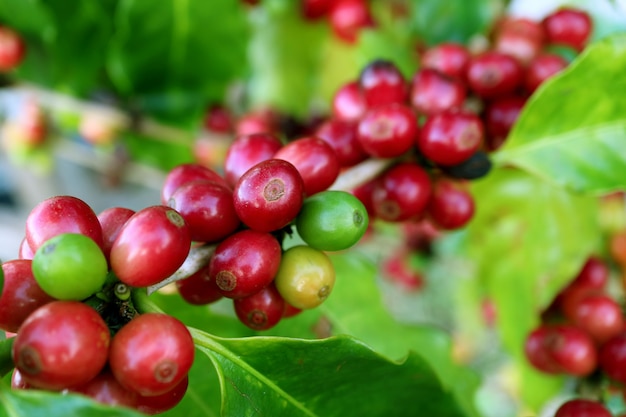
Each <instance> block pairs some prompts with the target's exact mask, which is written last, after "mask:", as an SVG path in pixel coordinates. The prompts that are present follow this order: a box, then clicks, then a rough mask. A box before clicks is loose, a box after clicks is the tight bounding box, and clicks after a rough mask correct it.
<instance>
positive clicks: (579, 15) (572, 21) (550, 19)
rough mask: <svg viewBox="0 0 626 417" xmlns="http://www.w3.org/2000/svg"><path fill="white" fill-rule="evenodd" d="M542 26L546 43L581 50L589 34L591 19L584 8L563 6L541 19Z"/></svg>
mask: <svg viewBox="0 0 626 417" xmlns="http://www.w3.org/2000/svg"><path fill="white" fill-rule="evenodd" d="M543 28H544V30H545V33H546V41H547V43H549V44H555V45H565V46H570V47H572V48H574V49H576V50H578V51H581V50H582V49H583V48H584V47H585V45H586V44H587V41H588V40H589V38H590V36H591V32H592V30H593V21H592V20H591V16H590V15H589V13H587V12H586V11H584V10H581V9H575V8H571V7H563V8H561V9H558V10H556V11H554V12H552V13H550V14H549V15H548V16H546V17H545V18H544V19H543Z"/></svg>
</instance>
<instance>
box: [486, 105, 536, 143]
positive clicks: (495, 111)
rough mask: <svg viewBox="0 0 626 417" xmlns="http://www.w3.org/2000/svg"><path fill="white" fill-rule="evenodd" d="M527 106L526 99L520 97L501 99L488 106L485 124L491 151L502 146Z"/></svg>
mask: <svg viewBox="0 0 626 417" xmlns="http://www.w3.org/2000/svg"><path fill="white" fill-rule="evenodd" d="M525 104H526V98H525V97H522V96H518V95H513V96H504V97H499V98H496V99H493V100H491V101H489V102H488V103H487V104H486V106H485V112H484V123H485V131H486V142H487V145H488V147H489V150H490V151H495V150H496V149H498V148H500V146H502V144H503V143H504V141H505V140H506V138H507V137H508V135H509V132H510V131H511V129H512V128H513V125H514V124H515V122H516V121H517V118H518V117H519V115H520V113H521V111H522V109H523V108H524V105H525Z"/></svg>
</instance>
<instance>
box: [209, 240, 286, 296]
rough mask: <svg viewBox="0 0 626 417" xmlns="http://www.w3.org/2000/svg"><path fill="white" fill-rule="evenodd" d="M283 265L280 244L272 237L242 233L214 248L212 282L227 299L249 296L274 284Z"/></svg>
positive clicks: (211, 263) (210, 271)
mask: <svg viewBox="0 0 626 417" xmlns="http://www.w3.org/2000/svg"><path fill="white" fill-rule="evenodd" d="M280 262H281V248H280V244H279V243H278V241H277V240H276V238H275V237H274V236H273V235H271V234H269V233H267V232H259V231H255V230H242V231H240V232H237V233H235V234H233V235H231V236H229V237H227V238H226V239H224V240H223V241H222V242H221V243H220V244H219V245H218V246H217V248H215V253H214V254H213V257H212V258H211V261H210V270H209V274H210V279H211V281H214V282H215V283H216V284H217V287H218V291H219V292H220V293H221V294H222V295H223V296H225V297H228V298H242V297H247V296H250V295H252V294H254V293H256V292H258V291H260V290H261V289H262V288H263V287H266V286H267V285H269V284H270V282H272V279H273V278H274V276H275V275H276V272H277V271H278V268H279V265H280Z"/></svg>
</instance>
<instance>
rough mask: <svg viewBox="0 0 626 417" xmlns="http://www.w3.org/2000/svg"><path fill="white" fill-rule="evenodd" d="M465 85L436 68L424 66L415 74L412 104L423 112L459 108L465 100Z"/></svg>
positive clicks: (412, 85)
mask: <svg viewBox="0 0 626 417" xmlns="http://www.w3.org/2000/svg"><path fill="white" fill-rule="evenodd" d="M465 96H466V90H465V85H464V84H463V83H462V82H461V81H460V80H458V79H456V78H452V77H450V76H447V75H445V74H444V73H442V72H439V71H437V70H435V69H430V68H422V69H421V70H419V71H417V72H416V73H415V75H414V76H413V80H412V84H411V93H410V99H411V105H412V106H413V108H414V109H415V110H416V111H417V112H418V113H421V114H425V115H431V114H435V113H441V112H442V111H445V110H458V109H460V108H461V107H462V106H463V103H464V102H465Z"/></svg>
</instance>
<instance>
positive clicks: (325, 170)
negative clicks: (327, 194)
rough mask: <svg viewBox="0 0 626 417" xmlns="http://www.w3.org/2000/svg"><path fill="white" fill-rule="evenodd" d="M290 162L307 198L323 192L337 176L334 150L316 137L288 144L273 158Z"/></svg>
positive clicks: (302, 138)
mask: <svg viewBox="0 0 626 417" xmlns="http://www.w3.org/2000/svg"><path fill="white" fill-rule="evenodd" d="M273 158H275V159H282V160H284V161H287V162H290V163H291V164H293V166H294V167H296V169H297V170H298V172H299V173H300V176H301V177H302V181H303V184H304V193H305V194H306V195H307V196H312V195H313V194H316V193H319V192H320V191H324V190H325V189H327V188H328V187H330V186H331V185H332V184H333V183H334V182H335V180H336V179H337V177H338V176H339V168H340V166H339V159H338V158H337V154H336V153H335V150H334V149H333V148H332V147H331V146H330V145H329V144H328V143H326V142H325V141H323V140H322V139H320V138H318V137H316V136H306V137H301V138H298V139H296V140H294V141H292V142H289V143H288V144H286V145H285V146H283V147H282V148H280V149H279V150H278V151H277V152H276V153H275V154H274V156H273Z"/></svg>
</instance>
